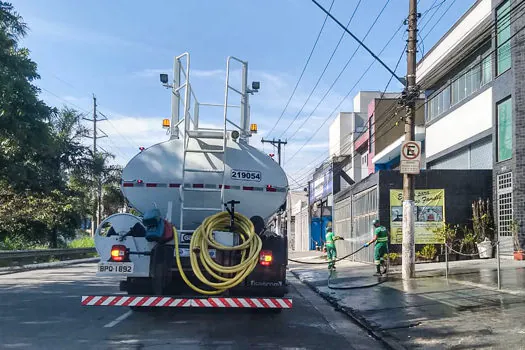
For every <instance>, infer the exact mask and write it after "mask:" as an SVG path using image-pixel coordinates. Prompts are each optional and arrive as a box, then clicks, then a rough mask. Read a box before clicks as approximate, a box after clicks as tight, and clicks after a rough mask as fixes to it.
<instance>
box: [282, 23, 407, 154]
mask: <svg viewBox="0 0 525 350" xmlns="http://www.w3.org/2000/svg"><path fill="white" fill-rule="evenodd" d="M398 31H399V30H398ZM395 35H397V32H396V33H395V34H394V35H393V36H392V37H391V38H390V40H389V41H388V42H387V43H386V44H385V46H384V47H383V49H382V50H381V51H380V52H379V54H381V53H382V52H383V51H384V50H385V49H386V47H387V46H388V45H389V44H390V42H391V41H392V40H393V38H394V37H395ZM403 51H404V50H403ZM402 54H403V53H402ZM375 62H376V61H375V60H374V61H372V63H371V64H370V65H369V66H368V68H367V69H366V70H365V71H364V72H363V74H362V75H361V77H360V78H359V79H358V80H357V81H356V83H355V84H354V86H352V88H351V89H350V90H349V91H348V93H347V94H346V95H345V97H344V98H343V99H342V100H341V101H340V102H339V104H338V105H337V106H336V107H335V108H334V109H333V110H332V112H331V113H330V114H329V115H328V117H327V118H325V120H324V121H323V123H322V124H321V125H320V126H319V128H317V130H316V131H315V132H314V133H313V134H312V136H311V137H310V138H309V139H308V140H307V141H306V142H305V143H304V144H303V145H302V146H301V148H299V150H298V151H297V152H295V153H294V154H293V155H292V156H291V157H290V158H288V161H290V160H291V159H293V158H294V157H295V156H296V155H297V154H298V153H299V152H300V151H301V150H302V149H303V148H304V146H306V145H307V144H308V143H309V142H310V141H311V140H312V139H313V138H314V136H315V135H316V134H317V133H318V132H319V130H321V128H322V127H323V126H324V125H325V124H326V122H327V121H328V120H329V119H330V118H331V117H332V115H333V114H334V113H335V112H336V111H337V110H338V109H339V107H340V106H341V105H342V104H343V102H344V101H345V100H346V99H347V98H348V96H350V94H351V93H352V91H353V90H354V88H355V87H356V86H357V85H358V84H359V82H360V81H361V80H362V79H363V78H364V76H365V75H366V74H367V73H368V71H369V70H370V68H372V66H373V65H374V63H375ZM391 81H392V77H391V78H390V79H389V81H388V84H387V88H388V85H390V82H391ZM385 91H386V89H385ZM383 95H384V93H383Z"/></svg>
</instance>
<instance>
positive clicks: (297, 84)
mask: <svg viewBox="0 0 525 350" xmlns="http://www.w3.org/2000/svg"><path fill="white" fill-rule="evenodd" d="M334 2H335V0H332V3H331V4H330V10H331V9H332V6H333V5H334ZM359 2H361V0H359ZM327 20H328V16H326V17H325V18H324V21H323V25H322V26H321V29H319V33H318V34H317V38H316V39H315V42H314V45H313V46H312V49H311V50H310V54H309V55H308V58H307V59H306V62H305V64H304V67H303V70H302V72H301V74H300V75H299V79H297V82H296V83H295V87H294V88H293V91H292V94H291V95H290V97H289V98H288V101H287V102H286V105H285V106H284V109H283V111H282V112H281V115H280V116H279V118H278V119H277V121H276V122H275V124H274V126H273V127H272V129H271V130H270V132H268V135H269V134H271V133H272V132H273V131H274V130H275V128H276V127H277V124H279V122H280V121H281V119H282V117H283V115H284V112H286V109H287V108H288V105H289V104H290V102H291V101H292V98H293V97H294V95H295V92H296V91H297V87H298V86H299V83H300V82H301V80H302V78H303V75H304V72H305V71H306V67H308V64H309V63H310V59H311V58H312V55H313V53H314V51H315V48H316V47H317V43H318V42H319V38H320V37H321V34H322V33H323V30H324V27H325V25H326V21H327Z"/></svg>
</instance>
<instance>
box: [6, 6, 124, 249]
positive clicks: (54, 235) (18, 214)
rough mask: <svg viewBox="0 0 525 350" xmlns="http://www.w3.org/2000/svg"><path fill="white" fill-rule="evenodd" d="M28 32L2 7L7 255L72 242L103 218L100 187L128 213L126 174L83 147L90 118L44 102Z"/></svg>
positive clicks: (112, 204)
mask: <svg viewBox="0 0 525 350" xmlns="http://www.w3.org/2000/svg"><path fill="white" fill-rule="evenodd" d="M26 30H27V26H26V24H25V23H24V22H23V20H22V17H21V16H20V15H19V14H18V13H17V12H16V11H15V10H14V8H13V6H12V5H11V4H10V3H7V2H4V1H1V0H0V248H1V245H2V242H6V239H8V240H9V241H10V242H15V243H16V244H15V246H16V247H19V248H20V247H22V246H23V245H26V246H32V245H35V244H40V245H42V244H44V245H46V244H49V245H51V246H52V247H56V246H58V245H60V243H61V242H62V241H64V240H65V239H68V238H71V237H72V236H73V235H74V234H75V230H76V228H78V227H79V225H80V219H81V218H83V217H85V216H87V215H93V213H94V212H95V207H96V198H95V196H93V195H92V189H93V188H96V186H97V184H99V183H100V185H102V186H104V189H105V193H106V195H105V197H104V201H105V203H106V205H107V207H108V210H113V209H114V208H118V207H119V206H122V205H123V198H122V197H121V196H119V194H118V191H117V188H118V183H119V181H120V174H121V169H120V168H119V167H116V166H111V165H109V162H108V159H110V158H111V157H112V156H111V155H105V154H104V155H103V154H99V153H97V154H93V153H92V152H91V151H90V150H89V149H88V148H87V147H85V146H84V145H83V144H82V135H85V134H86V130H85V128H83V127H82V125H81V124H80V120H81V117H82V116H81V115H80V114H79V113H77V112H76V111H75V110H73V109H69V108H66V107H64V108H62V109H60V110H59V109H57V108H51V107H49V106H47V105H46V104H45V103H44V102H43V101H41V100H40V99H39V98H38V93H39V89H38V88H37V87H36V86H35V85H34V82H35V81H36V80H37V79H39V78H40V77H39V75H38V73H37V65H36V63H35V62H33V61H32V60H31V59H30V57H29V50H28V49H26V48H20V47H19V46H18V42H19V40H20V39H21V38H22V37H23V36H24V35H25V33H26ZM121 203H122V204H121Z"/></svg>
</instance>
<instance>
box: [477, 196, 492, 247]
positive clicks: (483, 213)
mask: <svg viewBox="0 0 525 350" xmlns="http://www.w3.org/2000/svg"><path fill="white" fill-rule="evenodd" d="M472 227H473V229H474V234H475V236H476V240H477V242H483V241H484V240H485V239H488V240H490V241H492V240H493V237H494V221H493V220H492V214H491V210H490V200H489V199H486V200H482V199H479V200H477V201H474V202H472Z"/></svg>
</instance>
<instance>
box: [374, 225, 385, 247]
mask: <svg viewBox="0 0 525 350" xmlns="http://www.w3.org/2000/svg"><path fill="white" fill-rule="evenodd" d="M374 235H376V236H377V241H376V242H377V243H387V242H388V231H387V229H386V227H384V226H379V227H378V228H376V229H375V230H374Z"/></svg>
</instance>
